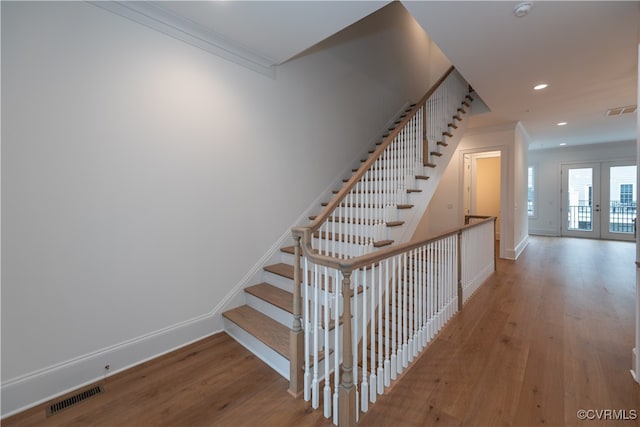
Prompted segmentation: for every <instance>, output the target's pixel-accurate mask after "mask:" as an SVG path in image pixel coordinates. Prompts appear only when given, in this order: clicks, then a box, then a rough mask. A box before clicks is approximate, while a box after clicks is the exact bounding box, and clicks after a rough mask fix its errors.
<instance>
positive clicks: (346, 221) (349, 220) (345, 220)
mask: <svg viewBox="0 0 640 427" xmlns="http://www.w3.org/2000/svg"><path fill="white" fill-rule="evenodd" d="M420 191H422V190H420ZM316 218H317V215H311V216H309V219H310V220H311V221H313V220H314V219H316ZM327 221H329V222H340V223H342V224H358V225H361V224H365V225H369V226H371V225H375V224H374V222H373V221H371V220H369V221H366V220H363V219H359V220H358V221H353V218H343V217H337V218H333V217H329V218H328V219H327ZM402 224H404V221H390V222H386V223H385V225H386V226H387V227H397V226H399V225H402ZM291 248H292V249H291V252H287V251H283V252H287V253H291V254H292V253H293V246H291Z"/></svg>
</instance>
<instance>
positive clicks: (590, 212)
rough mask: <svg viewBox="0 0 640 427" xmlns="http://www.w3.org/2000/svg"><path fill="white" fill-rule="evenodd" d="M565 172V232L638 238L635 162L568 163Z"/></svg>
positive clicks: (563, 220)
mask: <svg viewBox="0 0 640 427" xmlns="http://www.w3.org/2000/svg"><path fill="white" fill-rule="evenodd" d="M561 173H562V210H561V218H562V221H561V227H562V235H563V236H572V237H587V238H592V239H612V240H634V223H635V218H636V209H637V206H636V201H637V198H636V195H637V188H636V175H637V166H636V164H635V162H633V161H619V162H595V163H579V164H564V165H562V171H561Z"/></svg>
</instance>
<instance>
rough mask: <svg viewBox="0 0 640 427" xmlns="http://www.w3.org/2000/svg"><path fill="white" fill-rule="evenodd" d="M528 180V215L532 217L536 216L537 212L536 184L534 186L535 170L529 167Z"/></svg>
mask: <svg viewBox="0 0 640 427" xmlns="http://www.w3.org/2000/svg"><path fill="white" fill-rule="evenodd" d="M527 175H528V179H527V190H528V191H527V215H529V216H530V217H532V216H535V214H536V212H535V209H534V205H535V203H534V201H535V195H536V192H535V191H536V190H535V184H534V170H533V166H529V170H528V174H527Z"/></svg>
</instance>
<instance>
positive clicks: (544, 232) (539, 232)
mask: <svg viewBox="0 0 640 427" xmlns="http://www.w3.org/2000/svg"><path fill="white" fill-rule="evenodd" d="M529 234H530V235H532V236H549V237H558V236H560V233H558V231H557V230H549V229H542V228H530V229H529Z"/></svg>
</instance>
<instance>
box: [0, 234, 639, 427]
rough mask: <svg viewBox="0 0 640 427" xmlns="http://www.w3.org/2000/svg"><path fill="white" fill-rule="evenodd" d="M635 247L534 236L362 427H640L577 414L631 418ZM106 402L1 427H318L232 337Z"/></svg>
mask: <svg viewBox="0 0 640 427" xmlns="http://www.w3.org/2000/svg"><path fill="white" fill-rule="evenodd" d="M634 257H635V246H634V245H633V244H632V243H624V242H609V241H594V240H580V239H559V238H545V237H532V238H531V242H530V244H529V246H528V247H527V249H526V250H525V252H524V253H523V254H522V256H521V257H520V259H519V260H518V261H515V262H513V261H504V260H500V261H499V264H498V271H497V273H496V274H495V275H493V276H492V277H491V278H490V279H489V280H488V281H487V283H485V284H484V285H483V286H482V287H480V289H479V290H478V291H477V292H476V294H475V295H474V296H473V297H472V298H471V299H470V300H469V302H468V303H467V304H465V306H464V309H463V311H462V312H461V313H459V314H458V315H456V316H455V317H454V318H453V320H452V321H451V322H450V323H449V324H448V325H447V326H446V327H445V328H444V329H443V330H442V331H441V332H440V334H439V335H438V336H437V338H436V339H435V340H434V341H433V342H432V343H431V344H430V346H429V347H428V349H427V350H426V351H425V352H424V353H423V355H422V356H421V357H420V358H418V359H417V361H415V362H414V364H413V366H412V367H410V369H409V370H408V372H407V373H406V374H405V375H404V376H403V378H402V380H401V381H399V382H397V383H396V384H395V385H394V386H393V387H392V388H391V390H390V391H388V392H387V393H385V395H383V396H379V397H378V401H377V403H375V404H374V405H372V406H371V407H370V410H369V412H368V413H367V414H364V415H363V416H362V417H361V419H360V425H361V426H431V425H452V426H453V425H456V426H457V425H465V426H467V425H468V426H501V425H505V426H535V425H545V426H565V425H566V426H574V425H576V426H577V425H584V426H638V425H640V421H639V420H626V421H625V420H593V421H589V420H587V421H584V422H583V421H581V420H579V419H578V418H577V416H576V412H577V411H578V410H579V409H593V410H596V409H598V410H600V409H612V410H626V411H627V414H629V411H631V410H636V411H638V413H640V387H639V386H638V385H637V384H636V383H634V382H633V379H632V378H631V375H630V373H629V369H630V367H631V348H632V347H633V345H634V343H633V336H634V299H635V265H634ZM104 386H105V393H104V394H102V395H100V396H97V397H94V398H91V399H89V400H87V401H85V402H83V403H80V404H78V405H76V406H74V407H72V408H70V409H67V410H64V411H62V412H60V413H59V414H57V415H54V416H52V417H49V418H46V417H45V410H44V406H40V407H37V408H34V409H32V410H29V411H26V412H24V413H22V414H18V415H16V416H14V417H11V418H9V419H6V420H3V422H2V425H3V426H8V427H11V426H151V425H153V426H252V427H254V426H323V425H330V423H329V422H328V421H327V420H325V419H324V418H323V417H322V414H321V412H320V411H313V410H311V409H310V407H309V405H308V404H307V403H306V402H304V401H303V400H302V399H295V398H293V397H291V396H290V395H289V394H288V393H287V391H286V389H287V382H286V381H285V380H284V379H283V378H281V377H280V376H279V375H278V374H276V373H275V372H274V371H272V370H271V369H270V368H268V367H267V366H266V365H265V364H263V363H262V362H261V361H260V360H259V359H257V358H256V357H254V356H253V355H251V354H250V353H249V352H248V351H247V350H245V349H244V348H243V347H241V346H240V345H239V344H237V343H235V341H233V340H232V339H230V338H229V337H228V336H227V335H226V334H217V335H214V336H212V337H210V338H207V339H205V340H202V341H200V342H198V343H196V344H193V345H191V346H189V347H186V348H184V349H182V350H180V351H177V352H174V353H172V354H169V355H166V356H163V357H161V358H159V359H156V360H154V361H150V362H147V363H145V364H143V365H141V366H139V367H136V368H133V369H131V370H130V371H128V372H125V373H122V374H118V375H115V376H113V377H111V378H108V379H106V380H105V381H104Z"/></svg>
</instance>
